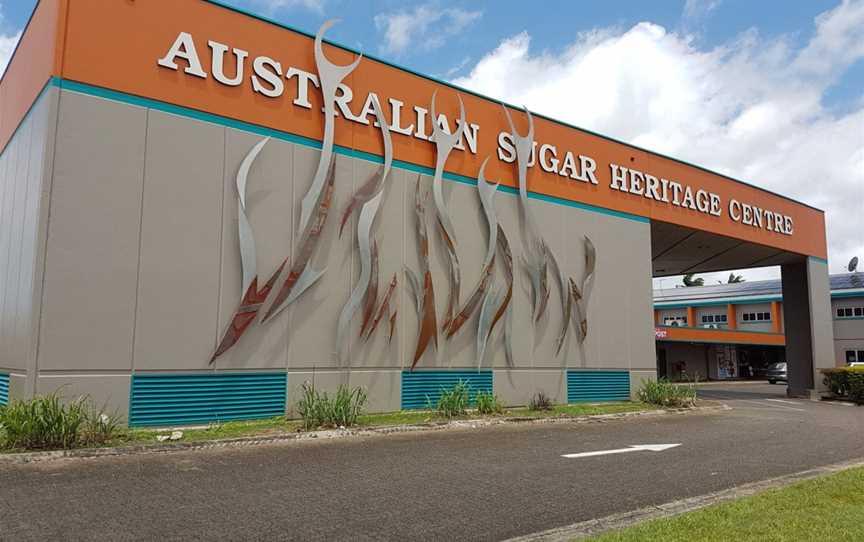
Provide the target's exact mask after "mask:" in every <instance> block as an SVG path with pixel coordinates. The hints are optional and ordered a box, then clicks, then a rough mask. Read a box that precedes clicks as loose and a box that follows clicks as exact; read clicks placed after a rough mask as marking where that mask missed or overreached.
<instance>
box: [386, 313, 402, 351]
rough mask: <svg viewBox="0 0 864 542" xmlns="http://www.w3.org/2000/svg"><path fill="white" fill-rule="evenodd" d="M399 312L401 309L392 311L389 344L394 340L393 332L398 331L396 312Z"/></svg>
mask: <svg viewBox="0 0 864 542" xmlns="http://www.w3.org/2000/svg"><path fill="white" fill-rule="evenodd" d="M398 312H399V309H393V312H391V313H390V332H389V333H388V334H387V344H390V343H392V342H393V334H394V333H396V313H398Z"/></svg>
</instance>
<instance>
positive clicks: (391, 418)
mask: <svg viewBox="0 0 864 542" xmlns="http://www.w3.org/2000/svg"><path fill="white" fill-rule="evenodd" d="M656 408H657V407H654V406H652V405H647V404H644V403H638V402H622V403H601V404H576V405H555V406H554V407H553V408H552V410H549V411H541V412H538V411H532V410H528V409H527V408H514V409H509V410H507V411H505V412H504V414H500V415H497V416H481V415H479V414H477V413H476V412H470V411H469V413H468V416H465V417H463V418H456V419H478V418H480V419H482V418H501V417H530V418H555V417H572V416H586V415H596V414H617V413H621V412H636V411H641V410H655V409H656ZM445 421H448V420H447V418H444V417H442V416H439V415H438V414H437V413H436V412H435V411H432V410H401V411H398V412H385V413H383V414H364V415H362V416H360V418H359V420H358V424H357V425H358V426H359V427H362V428H368V427H381V426H390V425H411V424H420V423H433V422H445ZM302 425H303V424H302V422H301V421H300V420H286V419H285V418H283V417H281V416H277V417H275V418H269V419H266V420H254V421H237V422H225V423H222V424H213V425H211V426H209V427H206V428H201V429H185V430H183V438H182V439H181V442H200V441H204V440H214V439H226V438H238V437H253V436H267V435H277V434H283V433H293V432H296V431H299V430H301V428H302ZM167 433H168V431H164V430H163V431H157V430H153V429H129V430H128V431H126V432H125V434H123V435H121V436H119V437H118V438H117V439H115V440H113V441H111V442H109V443H107V444H106V445H107V446H125V445H139V444H153V443H155V442H157V441H156V436H157V435H164V434H167ZM16 451H20V450H16Z"/></svg>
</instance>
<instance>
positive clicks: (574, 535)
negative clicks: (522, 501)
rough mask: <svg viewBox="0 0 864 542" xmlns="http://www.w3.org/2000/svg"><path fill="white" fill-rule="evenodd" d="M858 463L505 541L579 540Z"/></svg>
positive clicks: (855, 462)
mask: <svg viewBox="0 0 864 542" xmlns="http://www.w3.org/2000/svg"><path fill="white" fill-rule="evenodd" d="M862 466H864V459H855V460H852V461H845V462H843V463H835V464H833V465H826V466H824V467H816V468H815V469H809V470H805V471H801V472H796V473H793V474H787V475H785V476H779V477H777V478H770V479H768V480H762V481H759V482H751V483H749V484H744V485H740V486H737V487H732V488H729V489H724V490H722V491H717V492H715V493H708V494H707V495H700V496H698V497H690V498H688V499H681V500H678V501H672V502H668V503H665V504H661V505H657V506H649V507H646V508H641V509H639V510H632V511H630V512H622V513H620V514H613V515H611V516H606V517H604V518H598V519H590V520H587V521H582V522H579V523H574V524H572V525H568V526H566V527H559V528H556V529H550V530H548V531H541V532H539V533H534V534H529V535H525V536H520V537H517V538H511V539H510V540H508V541H506V542H559V541H570V540H581V539H584V538H588V537H591V536H597V535H599V534H602V533H604V532H607V531H614V530H618V529H625V528H627V527H631V526H633V525H635V524H637V523H642V522H645V521H650V520H652V519H659V518H669V517H674V516H678V515H680V514H684V513H687V512H693V511H696V510H699V509H701V508H705V507H708V506H711V505H714V504H719V503H722V502H726V501H731V500H735V499H739V498H742V497H749V496H751V495H756V494H758V493H763V492H765V491H768V490H769V489H776V488H781V487H785V486H788V485H792V484H794V483H797V482H802V481H804V480H812V479H813V478H819V477H822V476H827V475H829V474H833V473H835V472H840V471H843V470H846V469H851V468H855V467H862Z"/></svg>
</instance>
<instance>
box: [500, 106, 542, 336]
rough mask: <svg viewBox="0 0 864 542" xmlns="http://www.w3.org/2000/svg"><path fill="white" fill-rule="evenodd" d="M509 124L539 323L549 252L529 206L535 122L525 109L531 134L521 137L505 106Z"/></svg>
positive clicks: (526, 257) (535, 313)
mask: <svg viewBox="0 0 864 542" xmlns="http://www.w3.org/2000/svg"><path fill="white" fill-rule="evenodd" d="M502 107H503V109H504V114H505V115H506V116H507V122H508V123H509V124H510V135H511V137H512V138H513V145H514V147H515V148H516V165H517V168H518V174H519V211H520V215H521V217H522V235H523V241H524V248H525V250H524V256H523V260H524V265H525V268H526V271H527V273H528V276H529V277H530V280H531V291H532V296H533V306H534V310H533V318H534V321H535V322H536V321H538V320H539V319H540V318H541V317H542V316H543V313H544V312H545V311H546V304H547V302H548V300H549V284H548V279H547V274H548V260H547V254H548V248H547V247H546V242H545V241H544V240H543V237H542V236H541V235H540V232H539V230H538V228H537V223H536V221H535V219H534V215H533V213H532V212H531V208H530V207H529V205H528V162H529V161H530V160H531V150H532V148H533V147H534V119H533V118H532V117H531V112H530V111H528V110H527V109H525V114H526V115H527V117H528V133H527V134H526V135H524V136H523V135H521V134H519V133H518V132H517V131H516V126H515V125H514V124H513V119H512V118H511V117H510V111H509V110H508V109H507V108H506V107H504V106H502Z"/></svg>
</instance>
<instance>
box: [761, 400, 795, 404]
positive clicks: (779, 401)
mask: <svg viewBox="0 0 864 542" xmlns="http://www.w3.org/2000/svg"><path fill="white" fill-rule="evenodd" d="M765 400H766V401H773V402H775V403H786V404H787V405H797V404H798V403H796V402H795V401H786V400H784V399H765Z"/></svg>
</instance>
